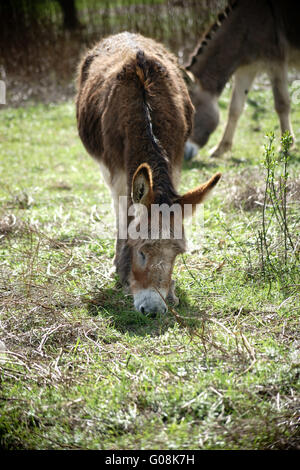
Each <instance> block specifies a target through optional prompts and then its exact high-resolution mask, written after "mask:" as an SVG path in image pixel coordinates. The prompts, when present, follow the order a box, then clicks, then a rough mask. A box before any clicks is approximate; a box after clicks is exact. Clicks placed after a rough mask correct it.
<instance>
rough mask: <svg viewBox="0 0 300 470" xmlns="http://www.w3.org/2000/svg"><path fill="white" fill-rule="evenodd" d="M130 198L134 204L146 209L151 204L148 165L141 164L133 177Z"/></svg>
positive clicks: (150, 177)
mask: <svg viewBox="0 0 300 470" xmlns="http://www.w3.org/2000/svg"><path fill="white" fill-rule="evenodd" d="M131 198H132V201H133V202H134V203H135V204H144V205H145V206H146V207H147V208H149V207H150V205H151V204H152V202H153V181H152V170H151V168H150V166H149V165H148V163H142V164H141V165H140V166H139V167H138V168H137V170H136V171H135V173H134V175H133V178H132V185H131Z"/></svg>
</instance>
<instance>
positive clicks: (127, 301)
mask: <svg viewBox="0 0 300 470" xmlns="http://www.w3.org/2000/svg"><path fill="white" fill-rule="evenodd" d="M176 295H177V296H178V298H179V299H180V303H179V305H178V306H176V307H174V306H172V305H169V306H168V307H169V308H168V312H167V313H166V314H157V315H144V314H142V313H140V312H138V311H136V310H135V309H134V305H133V297H132V296H131V295H126V294H124V291H123V289H122V288H121V287H119V285H117V284H116V286H115V287H110V288H101V289H98V290H97V291H95V292H93V293H92V295H91V296H90V298H89V300H88V301H87V309H88V313H89V314H90V315H91V316H93V317H102V318H107V319H109V320H110V321H111V325H112V326H113V327H114V328H116V330H118V331H119V332H121V333H126V332H127V333H129V334H131V335H134V336H135V335H137V336H146V335H150V336H158V335H161V334H164V333H165V332H166V331H167V330H168V329H169V328H172V327H174V326H175V324H176V323H179V324H180V325H182V324H183V323H184V325H185V326H188V327H189V328H193V326H194V325H195V326H196V324H197V325H198V326H199V321H200V322H201V320H204V316H203V315H204V314H203V312H201V310H200V309H199V307H197V306H195V305H191V304H190V303H189V301H188V299H187V295H186V293H185V291H184V290H182V289H180V287H178V286H177V287H176ZM183 317H184V321H183V320H182V319H183Z"/></svg>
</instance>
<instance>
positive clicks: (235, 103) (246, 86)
mask: <svg viewBox="0 0 300 470" xmlns="http://www.w3.org/2000/svg"><path fill="white" fill-rule="evenodd" d="M256 72H257V68H256V67H255V66H253V65H251V66H245V67H241V68H239V69H238V70H237V71H236V73H235V76H234V86H233V92H232V96H231V102H230V108H229V116H228V120H227V124H226V128H225V131H224V134H223V137H222V139H221V141H220V143H219V144H218V145H217V146H216V147H214V148H213V149H212V150H211V153H210V156H211V157H219V156H220V155H222V154H223V153H225V152H227V151H228V150H230V149H231V147H232V142H233V136H234V133H235V129H236V126H237V123H238V120H239V117H240V115H241V114H242V111H243V108H244V104H245V101H246V98H247V94H248V91H249V90H250V88H251V85H252V83H253V80H254V78H255V75H256Z"/></svg>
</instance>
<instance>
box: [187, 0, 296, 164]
mask: <svg viewBox="0 0 300 470" xmlns="http://www.w3.org/2000/svg"><path fill="white" fill-rule="evenodd" d="M295 3H296V2H294V1H292V0H233V1H230V2H229V4H228V7H227V8H226V10H225V11H224V12H223V13H221V14H220V15H219V17H218V21H217V22H216V23H215V24H214V25H213V26H212V27H211V28H210V30H209V31H208V33H207V34H206V36H205V37H204V39H203V40H202V41H201V42H200V45H199V46H198V47H197V49H196V51H195V53H194V54H193V55H192V57H191V59H190V63H189V65H188V66H187V69H188V70H189V71H190V72H192V73H193V75H194V76H195V77H196V83H195V85H194V86H193V87H192V88H193V90H192V99H193V103H194V105H195V108H196V115H195V127H194V136H193V138H194V140H195V141H196V142H197V143H198V144H199V145H200V146H203V145H205V143H206V142H207V140H208V138H209V135H210V134H211V132H213V131H214V129H215V128H216V126H217V124H218V110H217V99H218V97H219V96H220V94H221V92H222V91H223V89H224V87H225V84H226V83H227V81H228V80H229V78H230V77H231V75H232V74H233V73H235V81H234V88H233V94H232V99H231V104H230V111H229V118H228V122H227V126H226V129H225V132H224V135H223V137H222V140H221V142H220V143H219V145H218V146H217V148H216V149H215V150H214V151H213V156H218V155H220V154H222V153H223V152H225V151H226V150H229V149H230V148H231V145H232V140H233V135H234V131H235V128H236V124H237V121H238V118H239V116H240V114H241V112H242V109H243V106H244V103H245V100H246V97H247V93H248V91H249V89H250V88H251V85H252V83H253V80H254V78H255V75H256V73H257V72H258V71H266V72H267V73H268V75H269V76H270V79H271V83H272V88H273V94H274V102H275V109H276V111H277V113H278V115H279V119H280V124H281V130H282V132H285V131H286V130H288V131H290V133H291V134H293V132H292V126H291V123H290V118H289V111H290V100H289V94H288V88H287V85H288V82H287V71H288V66H289V65H290V64H292V65H296V66H298V65H300V33H299V22H300V14H299V7H297V5H295Z"/></svg>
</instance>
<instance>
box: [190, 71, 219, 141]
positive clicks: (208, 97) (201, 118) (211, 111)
mask: <svg viewBox="0 0 300 470" xmlns="http://www.w3.org/2000/svg"><path fill="white" fill-rule="evenodd" d="M190 95H191V99H192V102H193V105H194V106H195V117H194V130H193V135H192V140H194V142H196V143H197V144H198V145H199V147H203V146H204V145H205V144H206V143H207V141H208V139H209V137H210V135H211V134H212V133H213V132H214V130H215V129H216V127H217V125H218V124H219V114H220V113H219V108H218V102H217V100H218V97H217V96H216V95H214V94H213V93H210V92H209V91H206V90H204V89H203V88H202V86H201V84H200V82H199V81H198V80H197V79H196V78H193V82H192V83H191V84H190Z"/></svg>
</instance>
